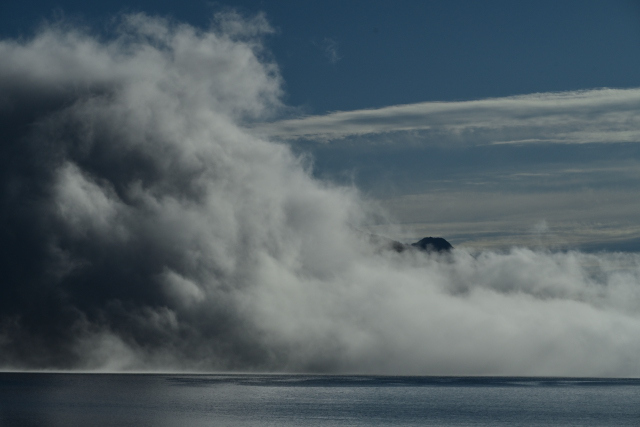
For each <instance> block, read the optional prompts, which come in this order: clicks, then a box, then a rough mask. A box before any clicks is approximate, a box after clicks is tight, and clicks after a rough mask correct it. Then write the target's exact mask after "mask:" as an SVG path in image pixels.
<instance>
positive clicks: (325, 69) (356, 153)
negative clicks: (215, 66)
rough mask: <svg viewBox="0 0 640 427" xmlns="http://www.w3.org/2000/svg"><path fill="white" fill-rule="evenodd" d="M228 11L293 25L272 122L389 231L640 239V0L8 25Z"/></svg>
mask: <svg viewBox="0 0 640 427" xmlns="http://www.w3.org/2000/svg"><path fill="white" fill-rule="evenodd" d="M224 8H234V9H236V10H238V11H239V12H241V13H242V14H246V15H252V14H256V13H261V12H262V13H265V15H266V17H267V19H268V20H269V22H270V24H271V25H272V27H273V28H274V30H275V31H274V33H272V34H270V35H268V36H267V42H266V45H267V47H268V49H269V53H268V54H267V56H268V58H270V60H272V61H274V62H275V63H277V64H278V67H279V70H280V73H281V75H282V79H283V89H284V95H283V100H284V102H285V104H286V105H288V106H290V107H293V108H292V109H289V110H286V111H285V112H284V113H283V115H282V116H281V117H279V118H278V120H275V122H273V123H268V124H262V125H258V126H256V129H257V131H258V132H260V133H261V134H263V135H267V136H268V137H270V138H272V139H274V140H277V141H284V142H286V143H287V144H290V145H291V146H292V147H293V148H294V150H295V151H296V152H298V153H304V154H310V155H311V156H312V157H313V159H314V174H315V175H316V176H317V177H318V178H320V179H324V180H327V181H330V182H337V183H340V184H344V183H346V184H354V185H356V186H357V187H358V188H359V189H360V190H361V191H363V192H364V193H365V194H367V195H368V196H370V197H372V198H374V199H376V200H378V201H379V202H380V203H381V204H382V205H383V206H385V207H386V208H387V209H388V211H389V212H390V214H391V222H392V223H393V224H402V225H403V228H402V229H401V230H402V231H398V229H395V228H389V227H388V225H384V224H381V225H380V226H379V227H378V228H377V229H376V230H375V231H377V232H379V233H381V234H387V235H391V236H392V237H396V238H400V239H405V240H413V239H415V238H417V237H421V236H422V235H442V236H444V237H447V238H449V239H450V240H452V241H453V243H454V244H463V245H470V246H489V247H505V246H509V245H512V244H523V245H539V244H541V245H549V246H553V247H563V248H564V247H581V248H583V249H595V250H598V249H611V250H617V249H625V250H628V249H637V248H638V245H637V242H639V241H640V228H639V227H637V226H636V214H635V213H636V212H637V211H638V209H639V208H640V204H638V203H636V200H640V198H639V197H638V196H640V193H639V190H640V188H639V187H638V178H640V169H639V166H640V165H639V164H638V160H639V159H640V150H638V148H637V146H638V145H637V142H638V138H639V137H640V123H638V121H637V120H636V119H635V117H636V116H637V113H638V112H639V111H637V107H636V105H638V101H639V100H640V99H638V98H637V94H636V92H635V88H637V87H640V73H638V70H639V69H640V54H638V52H639V47H640V4H639V3H638V2H633V1H563V2H557V1H535V2H533V1H527V2H513V1H485V2H477V1H400V2H391V1H349V2H343V1H322V2H319V1H315V2H299V1H273V2H267V1H233V2H188V3H184V2H171V1H153V2H151V1H128V2H118V1H110V2H96V3H87V2H80V1H58V2H44V1H29V2H4V3H3V4H2V5H1V6H0V16H1V17H2V18H0V19H2V22H1V24H2V25H0V32H1V34H2V36H3V37H10V38H14V37H28V36H29V35H30V34H32V33H33V31H34V30H35V29H36V28H37V27H38V25H39V24H41V23H42V22H43V20H49V21H52V20H53V21H55V20H58V19H60V18H61V17H64V19H65V20H66V21H67V22H69V21H71V22H73V23H75V24H81V25H87V26H89V27H91V28H93V29H94V31H96V30H97V31H104V32H105V34H108V31H109V28H110V26H111V25H113V24H112V22H113V21H111V20H110V19H111V18H112V17H114V16H116V15H117V14H118V13H122V12H135V11H143V12H145V13H148V14H151V15H161V16H165V17H171V18H172V19H175V20H177V21H183V22H188V23H190V24H192V25H196V26H200V27H206V26H208V24H209V22H210V20H211V17H212V16H213V14H214V13H215V12H216V11H219V10H221V9H224ZM599 88H614V89H618V91H613V92H606V91H604V92H603V91H598V90H597V89H599ZM584 91H586V92H584ZM555 92H559V93H561V95H558V96H555V95H554V94H553V93H555ZM536 94H542V95H536ZM514 96H515V98H514ZM490 98H496V99H494V100H493V103H492V102H490V101H488V100H489V99H490ZM442 102H445V103H447V102H454V103H453V104H440V103H442ZM443 105H444V107H443ZM398 106H399V107H398ZM395 107H398V108H395ZM440 107H442V108H444V110H442V109H441V108H440ZM394 108H395V109H394ZM434 111H435V112H434ZM336 112H343V113H344V114H342V115H341V113H336ZM345 114H347V115H348V114H351V115H350V116H348V118H347V116H345ZM345 120H347V121H348V123H346V124H345ZM349 120H350V121H349ZM372 126H373V127H372ZM291 129H294V131H292V130H291ZM374 228H375V227H374Z"/></svg>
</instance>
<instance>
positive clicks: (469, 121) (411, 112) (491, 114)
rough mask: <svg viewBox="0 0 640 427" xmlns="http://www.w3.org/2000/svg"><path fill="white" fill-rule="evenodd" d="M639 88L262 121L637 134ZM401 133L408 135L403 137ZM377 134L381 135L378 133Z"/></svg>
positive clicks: (548, 135) (289, 134) (525, 137)
mask: <svg viewBox="0 0 640 427" xmlns="http://www.w3.org/2000/svg"><path fill="white" fill-rule="evenodd" d="M639 113H640V89H639V88H633V89H607V88H603V89H593V90H585V91H572V92H560V93H535V94H529V95H520V96H510V97H503V98H490V99H481V100H471V101H456V102H422V103H417V104H407V105H395V106H389V107H384V108H379V109H365V110H355V111H338V112H333V113H330V114H326V115H320V116H308V117H302V118H297V119H289V120H282V121H278V122H273V123H268V124H264V125H261V126H260V127H257V128H256V130H257V131H258V132H259V133H261V134H266V135H268V136H271V137H273V138H279V139H284V140H295V139H308V140H317V141H320V142H329V141H333V140H340V139H347V138H352V139H359V138H365V139H366V141H368V142H372V141H380V140H382V141H385V140H386V139H387V137H389V135H392V136H393V138H390V140H392V141H393V142H395V143H398V142H401V141H411V142H414V143H415V142H416V141H422V142H424V141H427V142H429V143H433V142H438V143H455V144H463V145H486V144H514V143H518V144H523V143H562V144H584V143H602V142H604V143H611V142H637V141H640V114H639ZM398 133H404V134H405V135H404V138H398ZM376 138H378V139H376Z"/></svg>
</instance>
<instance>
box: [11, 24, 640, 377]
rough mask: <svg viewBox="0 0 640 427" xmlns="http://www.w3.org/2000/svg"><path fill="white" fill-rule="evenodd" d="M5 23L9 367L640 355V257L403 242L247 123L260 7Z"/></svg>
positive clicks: (260, 59) (420, 363) (517, 365)
mask: <svg viewBox="0 0 640 427" xmlns="http://www.w3.org/2000/svg"><path fill="white" fill-rule="evenodd" d="M213 22H214V24H213V26H212V27H211V28H210V29H208V30H200V29H195V28H193V27H190V26H188V25H186V24H180V23H172V22H168V21H166V20H163V19H159V18H153V17H148V16H145V15H141V14H138V15H129V16H125V17H123V18H122V20H121V24H120V25H119V26H118V28H117V31H116V33H115V34H114V35H113V36H112V37H111V38H109V39H107V40H105V39H103V38H99V37H97V36H93V35H91V34H90V33H87V32H83V31H81V30H78V29H74V28H69V27H65V26H63V25H60V26H49V27H47V28H44V29H42V30H41V31H40V32H39V33H38V34H37V35H36V36H34V37H33V38H31V39H29V40H21V41H14V40H4V41H2V42H0V58H2V61H0V94H2V95H1V98H0V113H1V116H0V117H1V118H0V121H1V122H2V125H3V129H6V131H5V133H4V135H3V143H2V146H1V147H0V179H1V181H0V184H1V187H0V191H1V193H0V203H1V204H2V206H1V210H0V224H1V228H0V233H1V235H0V250H1V251H2V258H1V259H0V275H1V277H0V278H1V283H2V284H1V286H0V365H1V366H2V367H3V368H4V369H89V370H92V369H97V370H229V369H230V370H271V371H276V370H277V371H294V372H301V371H318V372H368V373H394V374H458V375H462V374H518V375H527V374H529V375H633V376H637V375H640V365H638V363H637V354H638V352H639V351H640V342H639V341H638V340H637V337H638V336H639V335H640V316H638V314H637V313H638V312H639V311H638V308H640V286H638V283H640V257H639V256H638V255H636V254H600V255H587V254H583V253H579V252H568V253H551V252H546V251H531V250H526V249H513V250H511V251H509V252H505V253H494V252H470V251H468V250H465V249H463V248H461V249H459V250H457V251H456V252H455V253H453V254H451V255H444V256H437V255H427V254H422V253H404V254H396V253H393V252H384V251H380V250H378V248H374V247H371V245H370V244H369V243H368V241H367V239H366V238H363V235H364V234H363V233H362V232H360V231H357V230H363V229H367V227H369V226H370V225H371V224H374V223H376V222H377V221H380V219H381V218H383V216H384V214H383V213H381V212H379V211H378V210H377V208H376V207H375V205H374V204H372V203H370V202H368V201H367V200H365V199H363V198H362V197H361V196H359V194H358V192H357V190H355V189H353V188H347V187H337V186H331V185H328V184H326V183H323V182H319V181H317V180H314V179H313V178H312V177H311V175H310V173H309V171H308V170H307V166H306V164H305V162H304V161H303V160H301V159H299V158H297V157H296V156H295V155H294V154H292V152H291V151H290V149H289V148H288V147H287V146H286V145H283V144H280V143H274V142H270V141H269V140H267V139H261V138H258V137H256V136H255V134H254V133H253V132H254V131H253V130H252V129H251V125H252V124H255V123H256V122H257V121H260V120H265V119H267V118H269V117H272V114H274V113H276V112H277V111H278V109H279V108H280V107H281V104H280V95H281V79H280V76H279V74H278V70H277V66H276V65H275V64H273V63H271V62H269V60H268V59H266V58H268V55H266V53H265V52H264V48H263V45H262V37H264V34H265V33H268V32H269V31H270V28H269V26H268V23H267V22H266V21H265V19H264V17H262V16H257V17H254V18H250V19H243V18H241V17H239V16H238V15H235V14H226V15H217V16H216V18H215V19H214V21H213Z"/></svg>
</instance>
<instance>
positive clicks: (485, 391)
mask: <svg viewBox="0 0 640 427" xmlns="http://www.w3.org/2000/svg"><path fill="white" fill-rule="evenodd" d="M0 425H1V426H3V427H4V426H293V425H296V426H298V425H299V426H303V425H304V426H372V425H374V426H375V425H385V426H418V425H420V426H507V425H508V426H549V425H555V426H640V380H637V379H614V380H610V379H567V378H534V379H532V378H487V377H483V378H463V377H371V376H309V375H112V374H86V375H85V374H25V373H4V374H0Z"/></svg>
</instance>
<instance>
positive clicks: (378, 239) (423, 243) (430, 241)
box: [367, 233, 453, 252]
mask: <svg viewBox="0 0 640 427" xmlns="http://www.w3.org/2000/svg"><path fill="white" fill-rule="evenodd" d="M367 236H368V238H369V241H370V242H371V243H373V244H374V245H376V246H377V247H379V248H383V249H385V250H393V251H396V252H404V251H406V250H409V249H411V250H416V249H417V250H420V251H424V252H449V251H451V249H453V246H451V243H449V242H447V241H446V240H445V239H443V238H442V237H425V238H424V239H421V240H419V241H417V242H415V243H411V244H406V243H400V242H398V241H396V240H392V239H389V238H387V237H382V236H378V235H376V234H370V233H367Z"/></svg>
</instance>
